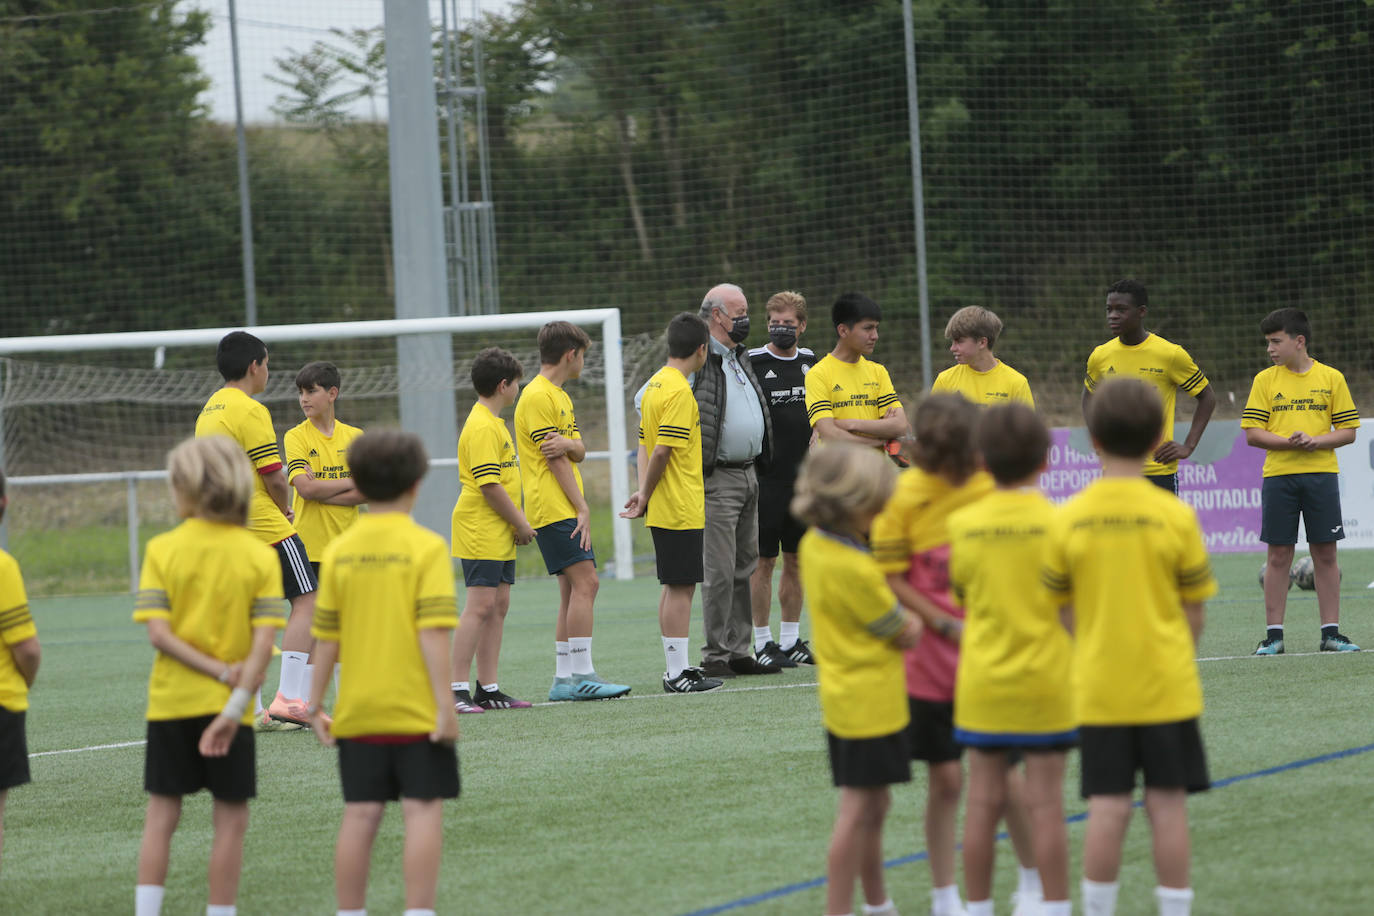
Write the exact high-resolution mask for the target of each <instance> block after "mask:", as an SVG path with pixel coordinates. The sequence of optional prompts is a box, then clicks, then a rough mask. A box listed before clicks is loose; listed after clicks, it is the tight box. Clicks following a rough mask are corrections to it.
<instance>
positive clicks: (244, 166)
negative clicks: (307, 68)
mask: <svg viewBox="0 0 1374 916" xmlns="http://www.w3.org/2000/svg"><path fill="white" fill-rule="evenodd" d="M229 56H230V57H231V58H232V59H233V64H234V128H235V133H236V134H237V136H238V145H239V229H240V235H241V236H242V238H243V312H244V321H243V323H244V324H245V325H247V326H248V327H250V328H253V327H257V324H258V280H257V271H256V269H255V268H254V266H253V200H252V195H251V194H250V193H249V191H248V139H247V137H246V136H245V135H244V132H243V82H242V80H241V79H240V76H239V17H238V12H237V9H236V6H235V3H234V0H229Z"/></svg>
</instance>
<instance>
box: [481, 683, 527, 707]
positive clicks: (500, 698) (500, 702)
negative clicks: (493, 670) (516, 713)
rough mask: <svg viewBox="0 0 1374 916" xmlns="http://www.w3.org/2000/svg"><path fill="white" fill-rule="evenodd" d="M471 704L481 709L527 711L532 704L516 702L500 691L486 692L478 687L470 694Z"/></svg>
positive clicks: (523, 701)
mask: <svg viewBox="0 0 1374 916" xmlns="http://www.w3.org/2000/svg"><path fill="white" fill-rule="evenodd" d="M472 699H473V702H474V703H476V704H477V705H478V706H480V707H482V708H483V709H529V708H530V707H531V706H533V705H534V704H533V703H531V702H529V701H528V700H517V699H516V698H515V697H513V696H511V695H510V694H508V693H506V692H505V691H502V690H488V689H487V688H485V687H478V688H477V689H476V690H474V691H473V692H472Z"/></svg>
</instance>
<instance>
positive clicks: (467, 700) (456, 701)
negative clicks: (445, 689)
mask: <svg viewBox="0 0 1374 916" xmlns="http://www.w3.org/2000/svg"><path fill="white" fill-rule="evenodd" d="M453 711H454V712H457V713H469V712H486V710H485V709H483V708H482V707H480V706H478V705H477V704H476V703H474V702H472V694H470V693H468V692H467V691H466V690H455V691H453Z"/></svg>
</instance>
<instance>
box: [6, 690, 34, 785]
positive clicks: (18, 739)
mask: <svg viewBox="0 0 1374 916" xmlns="http://www.w3.org/2000/svg"><path fill="white" fill-rule="evenodd" d="M28 781H29V745H28V740H27V738H26V736H25V733H24V713H23V711H20V712H14V711H13V710H9V709H6V708H5V707H3V706H0V792H4V791H5V790H6V789H13V788H14V787H15V786H22V785H23V784H24V783H26V782H28Z"/></svg>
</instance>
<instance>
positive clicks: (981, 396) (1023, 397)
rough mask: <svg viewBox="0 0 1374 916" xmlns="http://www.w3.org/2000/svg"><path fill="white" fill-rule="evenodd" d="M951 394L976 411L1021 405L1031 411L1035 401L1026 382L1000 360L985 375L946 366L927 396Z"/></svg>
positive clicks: (964, 366)
mask: <svg viewBox="0 0 1374 916" xmlns="http://www.w3.org/2000/svg"><path fill="white" fill-rule="evenodd" d="M941 391H952V392H954V393H955V394H961V395H963V396H964V397H965V398H966V399H968V400H970V401H972V402H973V403H975V404H977V405H978V406H979V407H992V406H994V405H997V404H1025V405H1026V406H1027V407H1030V408H1031V409H1034V408H1035V398H1034V397H1032V396H1031V389H1030V382H1028V381H1026V377H1025V376H1024V375H1022V374H1021V373H1019V372H1017V371H1016V370H1015V369H1013V368H1012V367H1011V366H1008V365H1007V364H1006V363H1004V362H1002V361H1001V360H1000V359H999V360H998V361H997V365H995V366H993V367H992V368H991V369H989V370H988V371H987V372H979V371H978V370H977V369H975V368H973V367H972V366H968V365H964V364H963V363H960V364H959V365H956V366H950V367H949V368H948V369H946V370H945V371H944V372H941V373H940V374H939V375H937V376H935V384H933V385H931V386H930V392H931V394H937V393H939V392H941Z"/></svg>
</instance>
